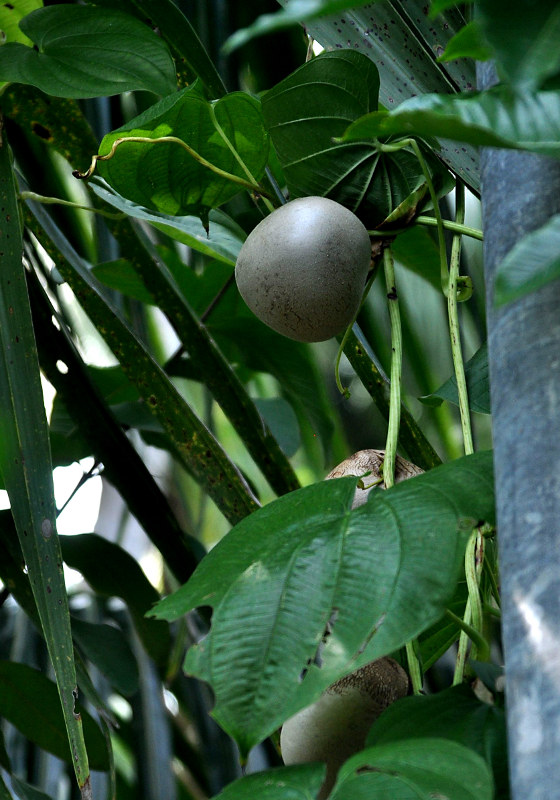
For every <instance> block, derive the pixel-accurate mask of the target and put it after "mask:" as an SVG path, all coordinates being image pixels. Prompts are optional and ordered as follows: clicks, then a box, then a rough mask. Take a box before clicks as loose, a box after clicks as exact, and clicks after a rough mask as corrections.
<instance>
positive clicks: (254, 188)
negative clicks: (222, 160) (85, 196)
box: [72, 136, 270, 199]
mask: <svg viewBox="0 0 560 800" xmlns="http://www.w3.org/2000/svg"><path fill="white" fill-rule="evenodd" d="M226 141H227V140H226ZM127 142H128V143H135V144H162V143H166V144H178V145H179V146H180V147H182V148H183V150H186V151H187V153H188V154H189V155H190V156H192V158H194V160H195V161H197V162H198V163H199V164H201V165H202V166H203V167H206V168H207V169H209V170H211V171H212V172H215V173H216V175H219V176H220V177H221V178H224V179H226V180H228V181H232V182H233V183H237V184H239V186H242V187H243V188H244V189H249V190H250V191H251V192H255V193H256V194H258V195H261V196H262V197H263V199H265V198H270V195H269V193H268V192H267V191H266V189H265V188H264V187H263V186H261V185H260V184H259V183H256V182H255V181H254V180H245V179H244V178H240V177H239V175H234V174H233V173H231V172H226V170H223V169H221V167H217V166H216V165H215V164H212V162H211V161H208V160H207V159H206V158H204V156H201V155H200V153H197V152H196V150H193V148H192V147H190V145H188V144H187V143H186V142H184V141H183V140H182V139H179V137H178V136H158V137H155V138H151V137H150V136H122V137H120V138H119V139H115V141H114V142H113V144H112V145H111V149H110V150H109V152H108V153H105V154H104V155H99V154H96V155H94V156H92V159H91V164H90V165H89V168H88V169H87V170H86V171H85V172H79V171H78V170H75V171H74V172H73V173H72V174H73V175H74V177H75V178H80V179H82V180H86V179H88V178H91V176H92V175H93V173H94V172H95V168H96V166H97V162H98V161H109V160H110V159H111V158H113V156H114V155H115V152H116V151H117V149H118V148H119V147H120V146H121V145H123V144H126V143H127Z"/></svg>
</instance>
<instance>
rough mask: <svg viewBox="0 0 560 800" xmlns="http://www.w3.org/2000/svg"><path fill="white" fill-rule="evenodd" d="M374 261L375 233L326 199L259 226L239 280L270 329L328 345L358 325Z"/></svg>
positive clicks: (288, 209) (240, 262)
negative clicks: (356, 317)
mask: <svg viewBox="0 0 560 800" xmlns="http://www.w3.org/2000/svg"><path fill="white" fill-rule="evenodd" d="M370 261H371V245H370V239H369V236H368V232H367V230H366V228H365V227H364V225H363V224H362V223H361V222H360V220H359V219H358V217H357V216H356V215H355V214H353V213H352V212H351V211H349V209H347V208H345V207H344V206H342V205H340V203H336V202H335V201H334V200H329V199H328V198H325V197H303V198H300V199H298V200H292V201H291V202H289V203H286V205H284V206H281V207H280V208H278V209H276V211H274V212H273V213H272V214H270V215H269V216H268V217H266V218H265V219H263V220H262V222H260V223H259V224H258V225H257V226H256V228H255V229H254V230H253V231H252V232H251V234H250V235H249V236H248V238H247V240H246V241H245V243H244V244H243V247H242V248H241V251H240V253H239V256H238V259H237V264H236V267H235V278H236V281H237V286H238V288H239V291H240V293H241V296H242V297H243V299H244V300H245V302H246V303H247V305H248V306H249V308H250V309H251V310H252V311H253V312H254V314H255V315H256V316H257V317H258V318H259V319H260V320H261V321H262V322H264V323H266V324H267V325H269V326H270V327H271V328H273V329H274V330H275V331H277V332H278V333H281V334H283V335H284V336H288V337H289V338H290V339H296V340H297V341H300V342H321V341H324V340H326V339H330V338H331V336H335V335H336V334H338V333H341V332H342V331H344V330H345V328H346V327H347V326H348V325H349V324H350V323H351V322H352V319H353V318H354V315H355V314H356V312H357V310H358V308H359V306H360V302H361V298H362V294H363V290H364V285H365V280H366V276H367V273H368V269H369V265H370Z"/></svg>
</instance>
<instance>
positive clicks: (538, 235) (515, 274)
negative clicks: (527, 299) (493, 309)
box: [494, 214, 560, 306]
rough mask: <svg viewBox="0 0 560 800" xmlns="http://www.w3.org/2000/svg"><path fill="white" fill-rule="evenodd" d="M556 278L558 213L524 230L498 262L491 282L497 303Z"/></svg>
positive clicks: (559, 245)
mask: <svg viewBox="0 0 560 800" xmlns="http://www.w3.org/2000/svg"><path fill="white" fill-rule="evenodd" d="M558 278H560V214H555V215H554V216H553V217H551V219H549V220H548V222H546V223H545V224H544V225H543V226H542V227H541V228H539V229H538V230H536V231H531V233H528V234H526V235H525V236H524V237H523V238H522V239H521V241H519V242H518V243H517V244H516V245H515V246H514V247H513V248H512V249H511V250H510V251H509V253H508V254H507V255H506V256H505V258H504V260H503V261H502V262H501V264H500V265H499V266H498V269H497V272H496V279H495V283H494V303H495V304H496V305H497V306H501V305H504V304H505V303H510V302H511V301H512V300H517V299H518V298H519V297H523V296H524V295H526V294H528V293H529V292H534V291H536V290H537V289H540V288H541V286H546V284H547V283H550V281H554V280H557V279H558Z"/></svg>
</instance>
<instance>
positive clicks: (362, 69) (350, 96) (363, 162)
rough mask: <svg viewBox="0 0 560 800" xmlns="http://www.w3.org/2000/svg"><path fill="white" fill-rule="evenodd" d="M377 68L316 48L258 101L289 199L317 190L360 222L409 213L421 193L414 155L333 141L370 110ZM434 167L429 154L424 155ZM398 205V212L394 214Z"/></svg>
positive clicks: (348, 54)
mask: <svg viewBox="0 0 560 800" xmlns="http://www.w3.org/2000/svg"><path fill="white" fill-rule="evenodd" d="M378 94H379V73H378V71H377V68H376V66H375V64H374V63H373V62H372V61H371V59H369V58H368V57H367V56H365V55H363V54H362V53H356V52H354V51H353V50H337V51H334V52H326V53H322V54H321V55H320V56H318V57H317V58H315V59H313V60H312V61H309V62H307V63H306V64H304V65H303V66H302V67H300V68H299V69H297V70H296V71H295V72H294V73H292V74H291V75H289V76H288V77H287V78H285V79H284V80H283V81H281V82H280V83H279V84H277V85H276V86H275V87H274V88H273V89H271V90H270V91H269V92H267V94H266V95H265V96H264V98H263V115H264V120H265V124H266V127H267V129H268V131H269V133H270V135H271V138H272V142H273V144H274V147H275V149H276V152H277V153H278V157H279V159H280V162H281V163H282V167H283V169H284V174H285V176H286V181H287V184H288V189H289V191H290V197H291V198H292V199H293V198H295V197H304V196H306V195H321V196H325V197H330V198H331V199H333V200H336V201H337V202H339V203H341V204H342V205H344V206H346V207H347V208H350V209H351V210H352V211H354V212H355V213H356V214H357V215H358V216H359V217H360V218H361V219H362V221H363V222H364V224H365V225H366V226H367V227H375V226H378V225H379V224H381V223H382V222H383V221H385V220H386V219H387V217H389V216H390V215H392V216H391V222H395V221H397V219H398V218H400V217H402V216H406V217H409V216H413V215H414V213H415V211H416V209H417V207H418V206H420V205H421V203H422V200H423V198H424V195H425V194H426V184H425V179H424V176H423V174H422V169H421V167H420V165H419V163H418V160H417V158H416V156H415V155H414V154H413V153H412V152H410V151H408V150H405V149H403V150H400V151H399V152H396V153H391V154H386V153H381V152H379V151H378V149H377V148H375V147H374V146H373V145H372V144H371V143H370V142H367V141H361V142H358V141H352V142H340V141H336V142H335V141H334V140H335V139H336V137H341V136H342V135H343V133H344V131H345V130H346V129H347V128H348V126H349V124H350V123H351V121H353V120H357V119H358V118H359V117H361V116H362V115H364V114H368V113H370V112H374V111H375V110H376V109H377V103H378ZM429 161H430V164H431V166H432V167H433V168H434V169H435V170H436V171H437V167H436V162H435V159H434V158H433V157H432V158H429ZM399 207H400V211H399V212H397V213H393V212H395V211H396V209H398V208H399Z"/></svg>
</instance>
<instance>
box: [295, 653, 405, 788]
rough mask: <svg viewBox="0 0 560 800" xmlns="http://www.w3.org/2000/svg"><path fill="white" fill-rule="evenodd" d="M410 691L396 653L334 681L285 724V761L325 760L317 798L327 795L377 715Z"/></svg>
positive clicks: (300, 762)
mask: <svg viewBox="0 0 560 800" xmlns="http://www.w3.org/2000/svg"><path fill="white" fill-rule="evenodd" d="M407 693H408V676H407V674H406V672H405V671H404V670H403V668H402V667H401V666H400V665H399V664H397V662H396V661H394V660H393V659H392V658H389V657H385V658H379V659H377V660H376V661H372V662H371V663H369V664H366V665H365V666H364V667H361V668H360V669H357V670H356V671H355V672H352V673H351V674H350V675H346V676H345V677H344V678H341V679H340V680H339V681H337V682H336V683H334V684H333V685H332V686H330V687H329V688H328V689H327V690H326V691H325V692H323V694H322V695H321V697H320V698H319V699H318V700H317V701H316V702H315V703H313V705H311V706H309V707H308V708H304V709H303V710H302V711H299V712H298V713H297V714H295V715H294V716H293V717H291V718H290V719H289V720H287V721H286V722H285V723H284V726H283V727H282V732H281V735H280V746H281V749H282V758H283V760H284V763H285V764H303V763H309V762H312V761H323V762H324V763H325V764H326V765H327V775H326V778H325V781H324V783H323V785H322V787H321V791H320V793H319V795H318V800H322V799H323V798H326V797H328V795H329V792H330V791H331V789H332V787H333V785H334V782H335V780H336V775H337V773H338V770H339V769H340V767H341V766H342V764H343V763H344V762H345V761H346V760H347V759H348V758H350V756H352V755H354V753H357V752H359V751H360V750H362V749H363V747H364V743H365V739H366V736H367V734H368V731H369V729H370V728H371V726H372V724H373V723H374V722H375V720H376V719H377V717H378V716H379V715H380V714H381V712H382V711H384V710H385V709H386V708H387V707H388V706H390V705H391V703H394V702H395V700H398V699H399V698H401V697H404V696H405V695H406V694H407Z"/></svg>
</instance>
